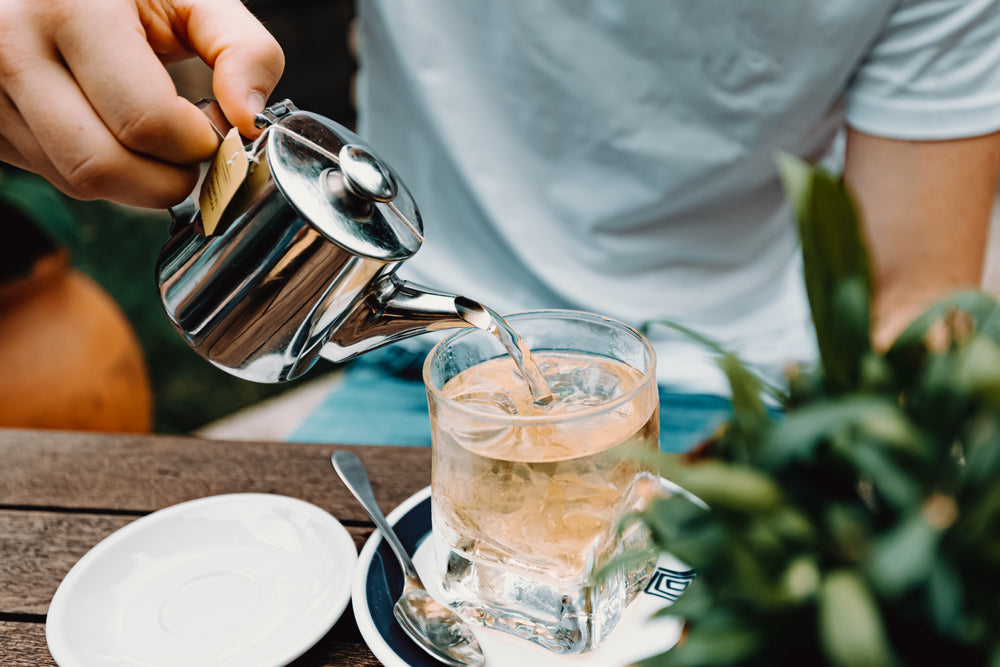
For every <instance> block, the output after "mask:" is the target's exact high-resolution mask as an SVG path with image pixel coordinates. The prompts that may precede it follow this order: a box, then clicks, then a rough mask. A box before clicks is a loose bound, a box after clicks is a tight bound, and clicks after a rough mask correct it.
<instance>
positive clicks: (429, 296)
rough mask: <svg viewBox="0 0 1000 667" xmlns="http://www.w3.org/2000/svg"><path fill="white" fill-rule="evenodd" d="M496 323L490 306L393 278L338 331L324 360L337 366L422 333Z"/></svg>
mask: <svg viewBox="0 0 1000 667" xmlns="http://www.w3.org/2000/svg"><path fill="white" fill-rule="evenodd" d="M492 322H493V320H492V318H491V316H490V313H489V311H488V310H487V308H485V307H484V306H483V305H482V304H480V303H478V302H476V301H473V300H472V299H467V298H465V297H463V296H458V295H455V294H448V293H446V292H436V291H433V290H429V289H426V288H424V287H421V286H419V285H415V284H413V283H410V282H407V281H405V280H401V279H399V278H398V277H396V275H395V274H389V275H387V276H385V277H384V278H382V279H381V280H380V281H379V282H378V283H376V285H374V289H373V290H372V291H371V293H370V294H369V295H368V297H367V298H366V299H364V300H363V301H361V302H359V303H358V305H357V306H355V307H354V308H353V309H352V311H351V312H350V313H349V314H348V315H347V316H346V317H345V318H344V320H343V322H342V323H341V324H339V325H338V326H337V327H336V329H335V330H334V332H333V335H332V336H331V337H330V339H329V340H328V341H327V342H326V344H324V345H323V348H322V349H321V350H320V356H322V357H323V358H325V359H328V360H329V361H333V362H338V363H339V362H343V361H347V360H349V359H353V358H354V357H357V356H358V355H360V354H363V353H365V352H368V351H369V350H373V349H375V348H378V347H382V346H383V345H388V344H390V343H395V342H396V341H400V340H403V339H404V338H410V337H411V336H417V335H419V334H422V333H427V332H430V331H441V330H443V329H460V328H470V327H476V328H481V329H485V328H488V327H490V326H491V324H492Z"/></svg>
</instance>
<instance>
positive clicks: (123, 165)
mask: <svg viewBox="0 0 1000 667" xmlns="http://www.w3.org/2000/svg"><path fill="white" fill-rule="evenodd" d="M29 71H30V73H31V77H30V78H31V81H30V84H25V83H24V82H23V81H22V80H21V79H19V78H14V79H11V78H9V77H8V80H7V82H8V94H9V96H10V99H11V101H12V102H13V104H12V105H8V106H7V107H6V110H5V113H3V114H0V123H2V127H3V133H4V136H5V137H6V139H7V141H8V143H9V144H10V146H11V147H12V148H13V149H14V150H15V151H16V152H17V154H18V155H20V156H21V159H20V160H18V159H16V158H15V159H14V160H12V162H14V163H20V164H21V165H22V166H27V168H29V169H30V170H31V171H34V172H36V173H39V174H41V175H43V176H45V177H46V178H47V179H48V180H49V181H51V182H52V183H53V184H54V185H56V186H57V187H59V188H60V189H61V190H63V191H64V192H66V193H67V194H70V195H71V196H74V197H77V198H80V199H97V198H105V199H112V200H115V201H118V202H121V203H123V204H130V205H135V206H144V207H150V208H163V207H165V206H169V205H172V204H175V203H177V202H178V201H180V200H181V199H183V198H184V197H185V196H186V195H187V194H189V193H190V192H191V190H192V189H193V188H194V185H195V182H196V180H197V176H198V167H197V165H192V166H182V165H172V164H169V163H166V162H163V161H160V160H157V159H153V158H149V157H146V156H142V155H140V154H138V153H135V152H133V151H131V150H129V149H127V148H126V147H124V146H123V145H122V144H121V143H119V141H118V139H117V138H116V137H115V136H114V135H113V134H112V133H111V131H110V130H109V129H108V127H107V126H106V125H105V124H104V122H103V121H102V120H101V119H100V118H99V117H98V116H97V115H96V114H95V113H94V110H93V108H92V107H91V105H90V103H89V101H88V100H87V98H86V97H85V96H84V94H83V92H82V91H81V90H80V88H79V87H78V86H77V83H76V81H75V80H74V79H73V78H72V76H71V75H70V73H69V72H68V71H67V70H66V68H65V67H63V66H62V64H61V63H60V62H58V61H55V60H51V59H44V58H36V59H34V60H33V61H32V62H31V64H30V68H29ZM53 100H58V102H57V103H53ZM25 163H26V164H25Z"/></svg>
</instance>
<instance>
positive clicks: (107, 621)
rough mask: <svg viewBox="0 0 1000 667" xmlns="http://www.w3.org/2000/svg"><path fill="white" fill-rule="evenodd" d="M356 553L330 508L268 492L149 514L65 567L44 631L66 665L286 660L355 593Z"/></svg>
mask: <svg viewBox="0 0 1000 667" xmlns="http://www.w3.org/2000/svg"><path fill="white" fill-rule="evenodd" d="M356 563H357V550H356V549H355V547H354V542H353V540H352V539H351V536H350V535H349V534H348V532H347V530H346V529H345V528H344V527H343V526H342V525H341V524H340V522H339V521H337V520H336V519H335V518H334V517H332V516H331V515H330V514H329V513H327V512H326V511H324V510H322V509H320V508H319V507H316V506H315V505H312V504H310V503H307V502H305V501H302V500H297V499H295V498H288V497H285V496H277V495H271V494H257V493H248V494H232V495H223V496H212V497H208V498H201V499H199V500H192V501H190V502H186V503H181V504H179V505H174V506H172V507H168V508H165V509H162V510H160V511H158V512H154V513H152V514H150V515H148V516H145V517H142V518H140V519H137V520H136V521H133V522H132V523H130V524H128V525H127V526H125V527H123V528H121V529H120V530H118V531H117V532H115V533H113V534H112V535H110V536H108V537H107V538H105V539H104V540H103V541H101V542H100V543H99V544H98V545H97V546H95V547H94V548H93V549H91V550H90V551H89V552H87V554H85V555H84V556H83V558H81V559H80V560H79V561H78V562H77V563H76V565H74V566H73V568H72V569H71V570H70V571H69V573H68V574H67V575H66V577H65V578H64V579H63V581H62V583H61V584H60V585H59V588H58V590H56V594H55V596H54V597H53V598H52V604H51V605H50V606H49V613H48V618H47V620H46V627H45V635H46V638H47V641H48V645H49V651H50V652H51V653H52V657H53V658H55V661H56V663H57V664H59V665H60V667H121V666H124V665H143V667H177V666H178V665H185V666H186V667H193V666H195V665H206V664H211V665H213V666H217V667H228V666H232V667H246V666H247V665H257V666H260V667H279V666H281V665H286V664H288V663H289V662H291V661H292V660H294V659H295V658H297V657H298V656H300V655H301V654H302V653H304V652H305V651H306V650H307V649H309V648H310V647H312V646H313V645H314V644H315V643H316V642H317V641H319V640H320V639H321V638H322V637H323V636H324V635H325V634H326V633H327V631H329V629H330V628H331V627H333V624H334V623H336V622H337V619H338V618H340V615H341V614H342V613H343V611H344V609H345V608H346V607H347V603H348V600H349V599H350V589H351V576H352V573H353V571H354V566H355V564H356Z"/></svg>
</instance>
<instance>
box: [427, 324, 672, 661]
mask: <svg viewBox="0 0 1000 667" xmlns="http://www.w3.org/2000/svg"><path fill="white" fill-rule="evenodd" d="M507 322H508V323H509V324H510V325H511V326H512V327H513V328H514V329H515V330H516V331H517V332H518V333H519V334H520V335H521V336H522V337H523V338H524V340H525V341H526V343H527V345H528V348H529V349H530V350H531V353H532V356H533V358H534V360H535V362H536V363H537V364H538V366H539V368H540V369H541V371H542V373H543V375H544V377H545V379H546V381H547V383H548V385H549V389H550V390H551V391H552V394H553V396H554V400H553V401H552V402H551V403H549V404H548V405H544V406H543V405H537V404H535V403H533V402H532V399H531V395H530V392H529V391H528V389H527V386H526V383H525V382H524V381H523V379H522V378H521V376H520V374H519V373H518V372H517V370H516V368H515V366H514V364H513V362H512V360H511V359H510V357H509V356H507V355H506V354H505V352H504V350H503V348H502V347H501V345H500V344H499V343H498V342H497V340H496V338H494V337H493V336H492V335H490V334H489V333H487V332H485V331H481V330H476V329H464V330H462V331H460V332H458V333H456V334H453V335H451V336H450V337H448V338H447V339H445V340H443V341H442V342H441V343H439V344H438V345H437V346H436V347H435V348H434V349H433V350H432V351H431V353H430V355H429V356H428V358H427V361H426V362H425V364H424V382H425V384H426V386H427V394H428V401H429V407H430V416H431V427H432V434H433V446H432V447H433V466H432V477H431V480H432V481H431V484H432V494H431V498H432V521H433V539H434V547H435V559H436V563H437V567H438V573H439V575H440V577H441V582H442V588H443V590H444V593H445V596H446V597H447V601H448V602H449V603H450V604H451V605H452V606H454V607H455V608H456V609H458V611H459V612H460V613H461V614H462V615H463V616H465V617H467V618H470V619H473V620H475V621H477V622H479V623H481V624H484V625H486V626H488V627H491V628H495V629H498V630H504V631H507V632H510V633H512V634H515V635H518V636H520V637H523V638H525V639H528V640H530V641H533V642H536V643H538V644H540V645H542V646H545V647H546V648H549V649H551V650H553V651H557V652H560V653H580V652H583V651H588V650H591V649H593V648H596V647H597V646H598V645H599V644H600V643H601V641H602V640H603V639H605V638H606V637H607V636H608V634H609V633H610V632H611V630H612V629H614V627H615V624H616V623H617V622H618V620H619V618H620V617H621V614H622V612H623V611H624V609H625V607H626V605H627V604H628V603H629V602H630V601H631V600H632V599H633V598H634V597H635V595H636V594H637V593H638V592H639V591H640V590H641V588H642V585H643V584H644V582H645V580H646V579H647V577H648V576H649V575H650V574H651V573H652V571H653V569H654V568H655V563H656V553H655V550H654V549H653V547H652V545H651V542H650V539H649V535H648V532H647V531H646V529H645V528H644V527H642V526H641V525H639V524H637V523H635V522H632V523H630V524H627V526H628V527H627V528H626V530H625V531H621V530H620V528H621V525H622V520H623V519H624V518H625V516H626V515H627V514H628V513H629V512H632V511H635V510H638V509H641V507H642V506H643V505H644V503H645V501H646V500H647V499H648V497H649V495H651V494H652V493H653V492H654V490H655V489H658V486H659V484H658V482H659V477H658V476H657V474H656V472H655V471H654V470H653V469H652V468H651V466H650V465H649V464H648V463H643V462H641V461H640V460H639V459H640V458H641V457H636V456H635V452H636V451H638V450H643V449H644V450H648V451H651V452H656V451H658V437H659V399H658V393H657V389H656V381H655V357H654V354H653V350H652V348H651V347H650V345H649V343H648V342H647V341H646V339H645V338H643V336H642V335H641V334H639V332H637V331H635V330H634V329H632V328H630V327H628V326H626V325H624V324H621V323H619V322H616V321H613V320H610V319H608V318H605V317H601V316H599V315H593V314H589V313H581V312H575V311H535V312H528V313H521V314H517V315H512V316H510V317H508V318H507ZM619 556H627V557H626V558H618V557H619ZM609 563H614V564H615V565H614V566H613V567H607V565H608V564H609Z"/></svg>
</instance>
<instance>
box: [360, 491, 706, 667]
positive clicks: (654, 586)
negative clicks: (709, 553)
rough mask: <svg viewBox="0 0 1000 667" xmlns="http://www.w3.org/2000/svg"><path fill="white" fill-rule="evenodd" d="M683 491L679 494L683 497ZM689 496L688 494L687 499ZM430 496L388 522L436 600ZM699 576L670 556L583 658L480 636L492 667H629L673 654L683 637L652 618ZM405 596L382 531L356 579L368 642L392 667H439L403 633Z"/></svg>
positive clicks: (481, 632) (409, 503) (491, 633)
mask: <svg viewBox="0 0 1000 667" xmlns="http://www.w3.org/2000/svg"><path fill="white" fill-rule="evenodd" d="M678 490H679V489H678ZM685 493H686V492H685ZM430 505H431V489H430V487H429V486H428V487H426V488H424V489H422V490H421V491H418V492H417V493H415V494H414V495H412V496H410V498H408V499H407V500H406V501H405V502H403V504H402V505H400V506H399V507H397V508H396V509H395V510H393V511H392V512H391V513H390V514H389V516H388V517H387V519H388V520H389V523H390V524H391V525H392V526H393V528H394V529H395V530H396V533H397V534H398V535H399V539H400V541H401V542H402V543H403V546H404V547H406V549H407V551H409V552H410V553H412V554H414V558H413V561H414V564H415V565H416V566H417V570H418V572H419V573H420V575H421V579H423V581H424V583H425V584H426V585H427V586H428V587H429V588H430V589H431V593H432V594H433V595H435V596H436V595H437V590H435V589H436V586H435V585H434V583H433V582H434V581H435V577H434V576H432V572H433V570H434V564H433V546H432V545H431V540H425V539H424V538H425V537H427V536H428V534H429V533H430V530H431V509H430ZM693 578H694V572H692V571H691V569H690V568H688V567H687V566H685V565H684V564H683V563H681V562H680V561H678V560H676V559H675V558H673V557H672V556H670V555H669V554H664V555H663V556H662V557H661V558H660V561H659V563H658V564H657V571H656V574H654V575H653V578H652V579H651V580H650V582H649V584H647V586H646V589H645V591H644V592H643V593H641V594H640V595H639V597H638V598H637V599H636V600H635V601H634V602H633V603H632V604H631V605H629V608H628V609H627V610H626V612H625V614H624V616H623V618H622V621H621V623H620V624H619V626H618V627H617V628H616V629H615V631H614V632H613V633H612V634H611V636H610V637H609V638H608V639H607V641H605V642H604V643H603V644H602V645H601V647H600V648H598V649H597V650H595V651H591V652H589V653H584V654H581V655H558V654H555V653H552V652H550V651H547V650H546V649H544V648H541V647H539V646H536V645H534V644H531V643H529V642H527V641H525V640H521V639H518V638H516V637H512V636H511V635H508V634H506V633H502V632H499V631H496V630H486V629H478V628H477V629H476V635H477V637H478V638H479V641H480V643H481V644H482V647H483V652H484V653H485V654H486V664H487V665H490V667H505V666H506V665H515V666H520V667H523V666H525V665H546V667H559V666H561V665H566V666H569V665H572V666H574V667H623V666H624V665H629V664H632V663H634V662H636V661H638V660H641V659H643V658H647V657H649V656H652V655H657V654H660V653H663V652H665V651H667V650H668V649H670V648H671V647H672V646H674V644H676V643H677V640H678V639H679V638H680V634H681V625H682V624H681V621H680V620H679V619H677V618H675V617H671V616H662V617H659V618H655V619H653V618H651V616H652V615H653V614H654V613H655V612H657V611H658V610H660V609H662V608H664V607H666V606H668V605H669V604H670V603H672V602H673V601H674V600H676V599H677V597H678V596H679V595H680V594H681V593H682V592H683V591H684V590H685V589H686V588H687V586H688V584H690V583H691V581H692V579H693ZM402 588H403V578H402V575H401V574H400V568H399V564H398V561H396V559H395V557H394V556H393V555H392V552H391V551H390V550H389V545H388V544H386V543H385V542H384V541H383V540H382V536H381V534H380V533H379V532H378V531H375V533H373V534H372V536H371V537H370V538H369V539H368V541H367V542H366V543H365V546H364V548H363V549H362V550H361V556H360V557H359V564H358V568H357V570H356V571H355V575H354V586H353V593H352V599H353V606H354V616H355V618H356V619H357V622H358V628H359V629H360V630H361V635H362V637H364V639H365V642H366V643H367V644H368V647H369V648H370V649H371V651H372V653H374V654H375V657H376V658H378V659H379V661H381V662H382V664H383V665H386V667H425V666H426V667H439V666H440V663H438V662H436V661H435V660H433V659H432V658H430V657H429V656H427V655H426V654H425V653H424V652H423V651H422V650H421V649H420V648H419V647H418V646H416V645H415V644H414V643H413V642H412V641H411V640H410V639H409V638H408V637H407V636H406V635H405V634H403V631H402V629H400V628H399V626H398V625H396V621H395V619H394V618H393V615H392V606H393V604H394V603H395V601H396V598H397V597H398V595H399V593H400V591H401V590H402Z"/></svg>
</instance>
